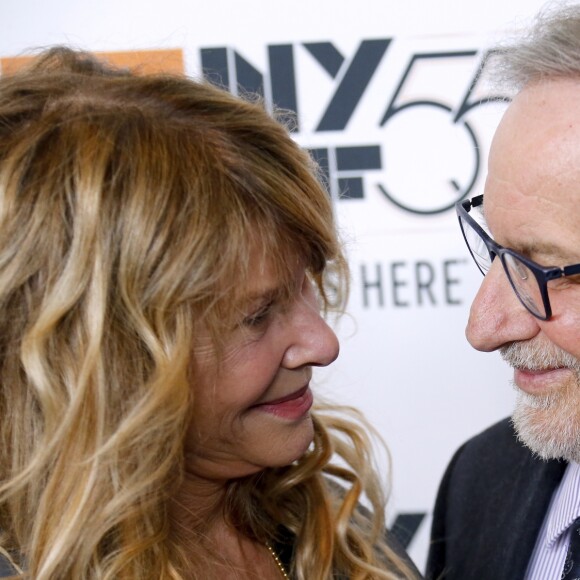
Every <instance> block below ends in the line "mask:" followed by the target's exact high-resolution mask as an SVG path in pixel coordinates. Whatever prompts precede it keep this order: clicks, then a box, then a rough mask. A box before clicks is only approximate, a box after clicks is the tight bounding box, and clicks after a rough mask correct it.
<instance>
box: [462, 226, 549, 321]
mask: <svg viewBox="0 0 580 580" xmlns="http://www.w3.org/2000/svg"><path fill="white" fill-rule="evenodd" d="M460 222H461V228H462V229H463V234H464V236H465V241H466V242H467V245H468V246H469V249H470V250H471V255H472V256H473V259H474V260H475V263H476V264H477V266H478V268H479V269H480V270H481V272H482V273H483V275H484V276H485V275H486V274H487V272H488V271H489V269H490V268H491V262H492V257H491V254H490V251H489V249H488V247H487V245H486V243H485V241H484V240H483V238H482V237H481V235H480V234H479V233H478V232H477V231H476V230H475V229H474V228H473V227H472V226H471V224H470V223H469V222H468V221H467V220H465V219H463V218H460ZM501 259H502V262H503V265H504V269H505V272H506V274H507V277H508V279H509V280H510V282H511V284H512V287H513V289H514V291H515V293H516V295H517V296H518V298H519V299H520V301H521V302H522V304H523V305H524V306H525V307H526V308H527V309H528V310H529V311H530V312H532V313H533V314H535V315H536V316H539V317H544V316H545V315H546V312H545V309H544V302H543V300H542V295H541V291H540V285H539V284H538V281H537V279H536V277H535V275H534V273H533V272H532V271H531V270H530V269H529V268H528V266H526V264H524V263H523V262H522V261H521V260H519V259H518V258H517V257H516V256H514V255H512V254H510V253H508V252H506V253H503V252H502V257H501Z"/></svg>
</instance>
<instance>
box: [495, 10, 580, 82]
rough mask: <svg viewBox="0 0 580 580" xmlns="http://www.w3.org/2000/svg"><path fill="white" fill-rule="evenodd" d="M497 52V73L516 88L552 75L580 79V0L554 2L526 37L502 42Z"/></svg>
mask: <svg viewBox="0 0 580 580" xmlns="http://www.w3.org/2000/svg"><path fill="white" fill-rule="evenodd" d="M498 56H499V58H498V59H497V61H496V62H495V63H494V65H495V66H494V69H495V73H496V77H499V81H500V84H505V85H507V86H510V87H512V88H515V89H516V90H520V89H521V88H523V87H524V86H525V85H527V84H529V83H534V82H537V81H541V80H545V79H550V78H577V79H578V80H580V4H562V3H559V4H551V5H550V6H549V7H547V8H545V9H544V10H542V11H541V12H540V13H539V14H538V16H536V18H535V20H534V22H533V24H532V27H531V28H530V30H529V31H528V32H527V33H526V35H525V36H524V37H523V38H520V40H518V41H515V42H513V43H510V44H506V45H503V46H500V47H499V55H498ZM494 60H495V59H494Z"/></svg>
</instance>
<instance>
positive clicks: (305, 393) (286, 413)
mask: <svg viewBox="0 0 580 580" xmlns="http://www.w3.org/2000/svg"><path fill="white" fill-rule="evenodd" d="M312 403H313V396H312V391H311V390H310V387H309V386H308V385H306V386H305V387H302V388H301V389H299V390H297V391H294V392H293V393H290V394H289V395H286V396H285V397H280V398H279V399H274V400H272V401H266V402H265V403H260V404H258V405H254V407H253V408H254V409H257V410H259V411H263V412H265V413H270V414H271V415H274V416H276V417H280V418H281V419H287V420H290V421H296V420H297V419H300V418H301V417H303V416H304V415H305V414H306V413H308V411H309V410H310V407H312Z"/></svg>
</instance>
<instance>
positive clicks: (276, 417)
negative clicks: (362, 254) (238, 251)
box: [186, 253, 339, 479]
mask: <svg viewBox="0 0 580 580" xmlns="http://www.w3.org/2000/svg"><path fill="white" fill-rule="evenodd" d="M256 254H257V253H255V254H254V255H256ZM260 255H261V254H260ZM251 272H255V275H254V276H252V278H251V280H250V282H249V286H248V288H247V291H246V292H245V293H244V299H243V300H242V302H241V304H242V306H241V308H240V310H241V311H240V316H239V321H238V324H237V325H236V326H235V328H233V329H232V332H231V336H230V337H228V339H227V340H226V344H225V349H224V353H223V357H222V358H221V359H220V360H219V361H217V359H216V355H215V350H214V348H213V346H212V343H211V340H210V338H209V336H207V337H202V338H201V340H200V341H199V344H197V346H196V348H195V349H194V357H195V367H196V372H195V375H196V377H197V378H196V380H195V384H194V389H195V391H194V407H193V420H192V424H191V426H190V428H189V431H188V434H187V441H186V470H187V471H188V472H190V473H192V474H195V475H197V476H201V477H204V478H208V479H230V478H234V477H242V476H245V475H250V474H252V473H255V472H258V471H260V470H262V469H264V468H265V467H274V466H283V465H288V464H290V463H292V462H293V461H294V460H296V459H298V458H299V457H301V456H302V455H303V454H304V452H305V451H306V450H307V448H308V446H309V445H310V443H311V441H312V438H313V424H312V418H311V417H310V407H311V405H312V392H311V390H310V379H311V377H312V367H313V366H326V365H328V364H330V363H331V362H332V361H334V360H335V359H336V357H337V356H338V350H339V346H338V340H337V338H336V335H335V334H334V332H333V331H332V330H331V329H330V328H329V326H328V325H327V324H326V322H325V321H324V320H323V319H322V318H321V316H320V309H319V302H318V297H317V294H316V291H315V288H314V287H313V285H312V283H311V282H310V280H309V279H308V277H307V276H306V272H305V268H304V266H303V264H301V263H298V262H297V264H296V266H295V268H294V270H293V289H292V292H291V295H290V298H288V296H287V294H286V296H284V293H283V292H282V288H281V287H280V284H279V281H278V279H277V277H276V276H275V274H274V269H273V268H272V266H271V263H269V261H268V260H267V259H265V258H259V259H258V258H255V259H253V260H252V268H251Z"/></svg>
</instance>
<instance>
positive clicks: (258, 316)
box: [242, 302, 273, 328]
mask: <svg viewBox="0 0 580 580" xmlns="http://www.w3.org/2000/svg"><path fill="white" fill-rule="evenodd" d="M272 304H273V303H272V302H269V303H268V304H265V305H264V306H262V307H261V308H260V309H258V310H257V311H256V312H253V313H252V314H250V315H249V316H246V318H244V320H243V322H242V324H243V325H244V326H246V327H249V328H256V327H259V326H262V325H263V324H265V323H266V321H267V320H268V318H269V316H270V313H271V311H272Z"/></svg>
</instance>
